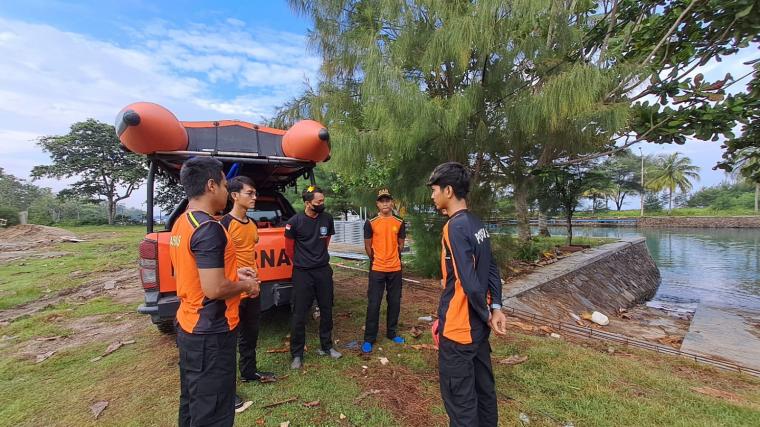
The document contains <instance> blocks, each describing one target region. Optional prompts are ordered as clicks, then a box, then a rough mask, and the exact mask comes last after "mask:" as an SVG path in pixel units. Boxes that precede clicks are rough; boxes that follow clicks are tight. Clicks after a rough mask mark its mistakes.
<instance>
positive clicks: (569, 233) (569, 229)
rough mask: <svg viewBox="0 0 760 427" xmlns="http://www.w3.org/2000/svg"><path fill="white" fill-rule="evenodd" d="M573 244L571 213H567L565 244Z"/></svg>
mask: <svg viewBox="0 0 760 427" xmlns="http://www.w3.org/2000/svg"><path fill="white" fill-rule="evenodd" d="M572 244H573V213H572V212H568V214H567V246H570V245H572Z"/></svg>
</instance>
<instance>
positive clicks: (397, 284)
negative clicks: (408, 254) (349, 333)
mask: <svg viewBox="0 0 760 427" xmlns="http://www.w3.org/2000/svg"><path fill="white" fill-rule="evenodd" d="M386 291H387V292H388V293H387V295H386V300H387V302H388V313H387V316H386V317H387V319H386V321H387V328H386V336H387V337H388V338H391V339H392V338H394V337H396V335H397V330H396V329H397V328H398V316H399V313H400V312H401V270H399V271H392V272H383V271H372V270H370V272H369V286H368V287H367V319H366V321H365V322H364V341H367V342H371V343H373V344H374V343H375V340H377V329H378V326H379V323H380V304H382V302H383V294H384V293H385V292H386Z"/></svg>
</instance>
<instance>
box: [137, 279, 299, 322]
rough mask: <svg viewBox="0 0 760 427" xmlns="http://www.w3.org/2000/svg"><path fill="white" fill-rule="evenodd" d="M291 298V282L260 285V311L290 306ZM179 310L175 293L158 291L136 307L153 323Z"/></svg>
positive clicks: (148, 293) (151, 293) (170, 316)
mask: <svg viewBox="0 0 760 427" xmlns="http://www.w3.org/2000/svg"><path fill="white" fill-rule="evenodd" d="M292 297H293V283H292V282H265V283H262V284H261V293H260V298H261V310H268V309H270V308H272V307H278V306H282V305H290V302H291V300H292ZM177 309H179V298H177V295H176V294H175V293H173V292H172V293H166V294H163V295H162V294H161V293H160V292H158V291H146V292H145V303H143V304H140V306H139V307H137V312H138V313H141V314H147V315H149V316H150V317H151V320H152V321H153V323H160V322H162V321H165V320H168V319H174V316H175V315H176V313H177Z"/></svg>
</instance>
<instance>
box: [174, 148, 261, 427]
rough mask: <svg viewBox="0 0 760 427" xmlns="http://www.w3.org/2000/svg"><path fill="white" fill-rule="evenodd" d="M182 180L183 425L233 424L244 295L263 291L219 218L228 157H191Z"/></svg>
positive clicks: (177, 240)
mask: <svg viewBox="0 0 760 427" xmlns="http://www.w3.org/2000/svg"><path fill="white" fill-rule="evenodd" d="M180 182H181V183H182V186H183V187H184V189H185V193H186V194H187V197H188V199H189V202H188V205H187V210H186V211H185V212H184V213H183V214H182V215H181V216H180V217H179V218H177V220H176V222H175V223H174V226H173V227H172V230H171V237H170V242H169V243H170V246H169V254H170V257H171V261H172V266H173V268H174V274H175V278H176V281H177V297H178V298H179V301H180V304H179V309H178V310H177V348H178V349H179V378H180V403H179V420H178V421H179V425H180V426H201V425H202V426H212V425H213V426H231V425H233V423H234V421H235V355H236V348H235V347H236V343H237V325H238V305H239V304H240V294H242V293H247V294H249V295H253V296H255V295H258V293H259V282H258V279H257V278H256V273H255V272H254V271H253V270H252V269H251V268H250V267H245V268H240V269H238V266H237V259H236V255H235V246H234V244H233V242H232V239H231V238H230V236H229V234H228V233H227V231H226V230H225V229H224V227H223V226H222V225H221V224H220V223H219V222H218V221H216V220H215V219H214V217H213V215H215V214H217V213H219V212H220V211H222V210H223V209H224V207H225V206H226V204H227V180H226V179H225V176H224V172H223V169H222V163H221V162H219V161H218V160H216V159H212V158H209V157H196V158H194V159H191V160H188V161H187V162H185V164H184V165H183V166H182V169H181V171H180Z"/></svg>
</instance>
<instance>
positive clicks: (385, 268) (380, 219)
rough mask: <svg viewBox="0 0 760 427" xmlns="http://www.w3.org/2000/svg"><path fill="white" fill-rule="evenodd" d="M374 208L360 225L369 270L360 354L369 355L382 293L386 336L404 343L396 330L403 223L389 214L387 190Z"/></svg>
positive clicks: (399, 299) (379, 197) (399, 305)
mask: <svg viewBox="0 0 760 427" xmlns="http://www.w3.org/2000/svg"><path fill="white" fill-rule="evenodd" d="M376 204H377V216H376V217H374V218H372V219H368V220H367V221H365V222H364V249H365V250H366V251H367V256H369V260H370V269H369V285H368V287H367V319H366V321H365V323H364V344H362V352H363V353H370V352H371V351H372V346H373V345H374V344H375V340H376V339H377V329H378V323H379V319H380V304H381V303H382V301H383V294H384V293H385V292H386V291H387V297H386V299H387V301H388V314H387V319H386V321H387V328H386V331H385V332H386V336H387V337H388V339H390V340H392V341H393V342H395V343H397V344H403V343H404V338H403V337H401V336H399V335H398V334H397V331H396V329H397V327H398V316H399V313H400V312H401V250H402V249H403V248H404V239H406V227H405V226H404V220H402V219H401V217H399V216H396V215H394V214H393V197H391V193H390V192H389V191H388V190H387V189H385V188H384V189H382V190H380V191H379V192H378V193H377V202H376Z"/></svg>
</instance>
